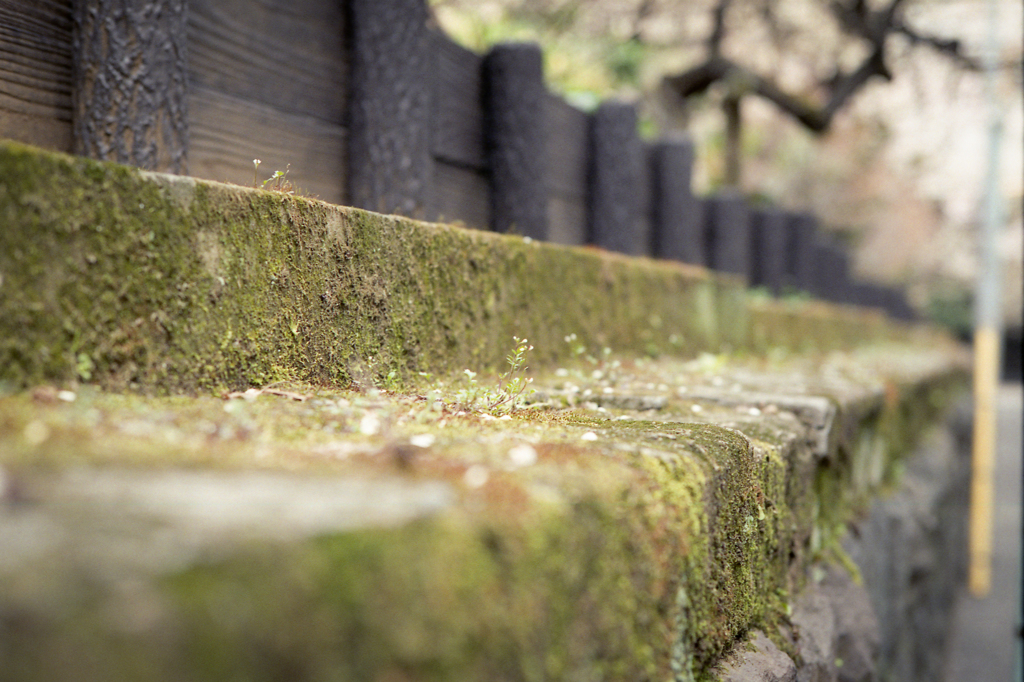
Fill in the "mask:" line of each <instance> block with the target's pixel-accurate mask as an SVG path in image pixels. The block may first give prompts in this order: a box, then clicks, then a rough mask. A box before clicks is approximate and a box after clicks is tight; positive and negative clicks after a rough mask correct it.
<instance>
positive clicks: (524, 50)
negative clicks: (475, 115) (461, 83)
mask: <svg viewBox="0 0 1024 682" xmlns="http://www.w3.org/2000/svg"><path fill="white" fill-rule="evenodd" d="M483 68H484V144H485V148H486V154H487V165H488V168H489V169H490V179H491V229H492V230H494V231H495V232H515V233H516V234H521V235H523V236H526V237H532V238H534V239H547V237H548V213H547V208H548V191H547V187H548V185H547V179H546V171H547V169H546V168H545V165H546V164H545V161H546V158H547V157H546V155H545V153H544V143H545V140H544V111H545V106H544V98H545V97H546V95H547V91H546V90H545V88H544V74H543V66H542V56H541V52H540V48H539V47H538V46H537V45H536V44H534V43H506V44H502V45H496V46H494V47H493V48H492V49H491V51H490V53H488V55H487V57H486V59H485V60H484V66H483Z"/></svg>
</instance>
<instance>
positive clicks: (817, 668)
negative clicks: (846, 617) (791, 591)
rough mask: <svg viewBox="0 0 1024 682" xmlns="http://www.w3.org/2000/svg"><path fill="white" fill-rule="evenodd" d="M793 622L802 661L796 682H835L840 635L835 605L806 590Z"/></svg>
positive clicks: (811, 590)
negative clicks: (837, 629) (837, 627)
mask: <svg viewBox="0 0 1024 682" xmlns="http://www.w3.org/2000/svg"><path fill="white" fill-rule="evenodd" d="M791 621H792V623H793V626H794V627H795V629H796V631H795V633H794V634H795V639H796V646H797V652H798V653H799V654H800V659H801V665H800V669H799V671H798V672H797V682H835V681H836V680H837V679H838V675H839V673H838V669H837V668H836V648H837V646H838V633H837V631H836V613H835V610H834V608H833V605H832V602H831V601H830V600H829V598H828V597H827V596H826V595H825V594H822V593H821V592H819V591H818V590H816V589H810V590H807V591H806V592H805V593H804V594H802V595H801V596H800V597H799V598H798V599H797V601H796V603H795V604H794V605H793V616H792V618H791Z"/></svg>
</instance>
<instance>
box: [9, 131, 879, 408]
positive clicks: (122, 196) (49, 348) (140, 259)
mask: <svg viewBox="0 0 1024 682" xmlns="http://www.w3.org/2000/svg"><path fill="white" fill-rule="evenodd" d="M0 172H2V174H3V177H4V184H3V185H0V217H2V219H3V221H4V225H5V230H4V231H3V233H2V234H0V247H2V248H0V274H2V276H3V282H2V284H0V368H2V369H0V379H2V380H6V381H9V382H13V383H14V384H16V385H19V386H25V385H31V384H37V383H40V382H43V381H53V382H74V381H76V380H87V381H90V382H94V383H97V384H99V385H102V386H105V387H108V388H115V389H125V388H131V389H142V390H158V391H170V392H174V391H197V390H210V389H214V388H220V387H229V388H243V387H246V386H250V385H264V384H267V383H270V382H274V381H280V380H284V379H301V380H304V381H308V382H312V383H317V384H324V385H334V386H345V385H348V384H349V383H350V382H353V381H354V382H356V383H359V384H362V385H366V384H370V383H375V382H381V381H383V380H384V379H385V378H386V377H389V376H390V377H392V379H391V381H392V385H396V386H397V385H405V386H408V385H412V384H415V383H417V381H418V377H419V376H420V374H421V373H429V374H434V375H441V376H444V375H447V374H449V373H453V372H458V371H461V370H462V369H464V368H467V367H469V368H473V369H477V370H483V369H493V368H496V367H499V366H500V365H501V363H502V360H503V357H504V354H505V353H506V352H507V351H508V349H509V347H510V346H511V340H512V337H513V336H514V335H518V336H520V337H526V338H528V339H530V341H531V343H533V345H534V346H535V347H536V351H535V352H534V354H533V358H532V361H533V362H534V363H536V364H539V365H548V364H551V363H554V362H557V361H560V360H564V359H566V358H568V357H569V356H570V352H569V349H568V347H567V344H566V343H565V342H564V341H563V338H564V337H565V336H566V335H568V334H573V333H574V334H576V335H577V338H578V340H579V342H580V343H582V344H583V345H585V346H587V347H590V348H601V347H606V346H607V347H612V348H615V349H616V351H618V352H622V353H632V354H638V355H639V354H648V355H658V354H660V353H664V352H671V353H681V354H692V353H696V352H698V351H707V350H711V351H717V350H721V349H733V350H742V349H743V348H746V347H748V343H749V342H750V340H751V337H750V335H751V327H750V325H749V323H748V319H749V316H748V312H747V311H748V307H749V305H748V301H747V299H746V296H745V295H744V293H743V290H742V282H741V281H739V280H736V279H733V278H729V277H727V276H724V275H713V274H709V273H707V272H705V271H702V270H699V269H695V268H689V267H686V266H681V265H678V264H673V263H669V262H664V261H653V260H648V259H642V258H639V259H638V258H627V257H623V256H618V255H615V254H609V253H604V252H601V251H598V250H595V249H591V248H565V247H558V246H554V245H550V244H542V243H537V242H528V241H526V240H523V239H521V238H518V237H511V236H506V235H497V234H493V233H484V232H475V231H472V230H464V229H460V228H454V227H448V226H443V225H430V224H424V223H419V222H416V221H412V220H407V219H404V218H396V217H388V216H381V215H377V214H374V213H370V212H366V211H358V210H355V209H347V208H341V207H337V206H331V205H328V204H324V203H321V202H318V201H313V200H309V199H304V198H300V197H292V196H286V195H282V194H280V193H276V192H262V191H256V190H251V189H248V188H242V187H235V186H227V185H219V184H216V183H208V182H202V181H194V180H191V179H186V178H172V177H170V176H160V175H155V174H150V173H141V172H139V171H136V170H134V169H129V168H126V167H123V166H117V165H114V164H104V163H97V162H93V161H89V160H86V159H81V158H72V157H67V156H63V155H59V154H52V153H46V152H41V151H39V150H35V149H32V148H29V147H25V146H22V145H18V144H16V143H11V142H4V143H0ZM566 292H572V296H571V297H567V296H566ZM761 310H763V305H762V306H760V307H757V306H755V313H756V316H755V318H754V319H755V322H756V324H755V325H754V329H753V331H754V332H755V337H756V338H755V339H754V342H755V347H760V345H759V344H764V343H775V344H781V345H784V346H791V347H801V346H802V345H803V344H804V343H805V342H806V341H807V340H808V339H813V340H814V344H815V345H816V346H820V347H822V348H830V347H835V346H837V345H841V344H849V343H852V342H855V341H857V340H860V339H864V338H874V332H871V333H869V334H865V333H864V329H866V328H867V327H864V325H861V324H860V323H861V322H863V320H864V319H867V318H865V316H864V314H859V313H854V312H841V311H839V310H838V309H833V308H828V307H825V308H823V309H821V310H818V309H814V312H813V314H811V313H804V312H797V313H793V317H792V319H788V320H785V321H783V323H782V324H781V326H776V327H773V329H780V328H781V329H800V330H801V331H799V332H798V336H799V335H801V334H802V335H803V338H789V337H786V336H785V335H784V334H779V333H774V332H773V333H767V332H764V331H763V330H762V328H761V327H763V326H764V325H763V324H762V323H763V322H764V321H765V319H768V318H766V317H765V315H763V314H761V313H760V312H758V311H761ZM769 317H770V316H769ZM776 317H777V318H780V319H781V317H783V316H782V315H781V313H780V314H778V315H776ZM837 320H848V322H844V323H843V324H842V325H840V327H838V328H841V330H842V331H841V334H840V336H841V337H842V338H841V339H838V338H832V336H833V334H832V331H830V330H833V329H835V328H837V327H836V325H835V322H836V321H837ZM794 322H805V323H806V324H804V327H806V329H803V328H802V327H801V325H800V324H793V323H794ZM874 327H877V328H878V329H879V330H880V331H879V333H882V332H884V331H885V330H886V329H888V327H887V326H886V325H885V324H883V323H882V322H881V321H878V323H877V324H876V325H874Z"/></svg>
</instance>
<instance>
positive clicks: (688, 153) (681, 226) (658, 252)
mask: <svg viewBox="0 0 1024 682" xmlns="http://www.w3.org/2000/svg"><path fill="white" fill-rule="evenodd" d="M692 172H693V143H692V142H691V141H689V140H669V141H663V142H659V143H658V144H656V145H655V146H654V148H653V149H652V152H651V176H652V183H651V192H652V201H651V210H652V217H651V224H652V248H653V253H654V255H655V256H657V257H658V258H670V259H673V260H678V261H682V262H684V263H694V264H698V265H703V264H704V234H703V213H702V210H701V206H700V203H699V200H698V199H697V197H695V196H694V195H693V190H692V188H691V175H692Z"/></svg>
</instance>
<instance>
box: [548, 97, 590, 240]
mask: <svg viewBox="0 0 1024 682" xmlns="http://www.w3.org/2000/svg"><path fill="white" fill-rule="evenodd" d="M544 120H545V127H546V134H545V140H546V141H545V151H546V154H547V181H548V192H549V194H548V196H549V198H548V234H549V238H550V240H551V241H553V242H557V243H559V244H584V243H586V241H587V211H586V198H587V155H588V151H587V145H588V143H589V142H588V140H589V126H590V117H589V116H587V114H585V113H584V112H582V111H580V110H579V109H577V108H576V107H573V106H571V105H569V104H567V103H566V102H565V100H563V99H562V98H561V97H558V96H557V95H553V94H552V95H549V96H548V98H547V102H546V105H545V112H544Z"/></svg>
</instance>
